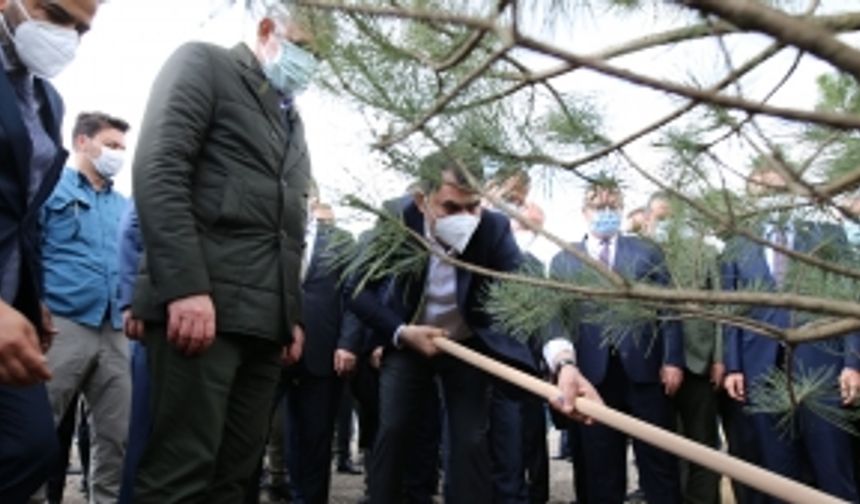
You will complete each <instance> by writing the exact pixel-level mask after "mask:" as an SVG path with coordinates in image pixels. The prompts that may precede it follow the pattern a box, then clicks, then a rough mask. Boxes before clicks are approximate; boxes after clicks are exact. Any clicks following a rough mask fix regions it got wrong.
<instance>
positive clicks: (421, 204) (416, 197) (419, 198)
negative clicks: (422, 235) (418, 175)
mask: <svg viewBox="0 0 860 504" xmlns="http://www.w3.org/2000/svg"><path fill="white" fill-rule="evenodd" d="M412 199H413V201H415V206H416V207H418V211H419V212H421V213H424V209H425V208H426V203H427V196H425V195H424V193H423V192H421V191H415V192H414V193H413V194H412Z"/></svg>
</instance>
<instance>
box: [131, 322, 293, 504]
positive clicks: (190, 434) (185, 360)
mask: <svg viewBox="0 0 860 504" xmlns="http://www.w3.org/2000/svg"><path fill="white" fill-rule="evenodd" d="M146 345H147V352H148V359H149V370H150V377H151V381H150V384H151V387H152V388H151V391H152V394H151V400H150V406H151V408H152V429H151V431H150V437H149V442H148V443H147V445H146V448H145V449H144V453H143V456H142V458H141V460H140V466H139V467H138V471H137V476H136V478H135V486H134V496H135V498H134V500H135V504H148V503H152V504H170V503H173V502H187V503H204V502H205V503H209V502H215V500H214V499H218V500H220V499H227V502H233V503H235V502H241V500H242V494H243V493H244V491H245V490H244V487H241V484H242V483H247V480H248V479H249V478H250V476H251V474H252V473H253V471H254V468H255V466H256V463H257V458H258V457H259V456H260V454H261V451H262V448H263V442H264V440H265V435H266V430H267V427H266V424H267V422H268V419H269V417H268V414H266V413H268V411H269V409H270V408H271V401H272V397H273V395H274V393H275V387H276V385H277V379H278V373H279V372H280V366H279V363H278V355H279V350H280V348H279V346H278V345H277V344H275V343H274V342H268V341H262V340H258V339H256V338H253V337H249V336H231V335H225V334H218V335H216V337H215V341H214V342H213V343H212V346H210V347H209V348H208V349H207V350H206V351H205V352H204V353H203V354H201V355H198V356H195V357H186V356H184V355H182V354H181V353H180V352H179V351H177V350H176V349H175V348H173V346H171V345H170V344H169V343H168V342H167V338H166V331H165V327H164V326H154V325H150V326H147V327H146ZM261 412H263V414H261ZM219 462H220V463H219ZM210 492H211V494H210Z"/></svg>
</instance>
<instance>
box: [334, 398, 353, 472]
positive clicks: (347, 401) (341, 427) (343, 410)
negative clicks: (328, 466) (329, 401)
mask: <svg viewBox="0 0 860 504" xmlns="http://www.w3.org/2000/svg"><path fill="white" fill-rule="evenodd" d="M338 399H339V402H338V405H337V412H336V415H337V448H336V451H337V463H338V465H339V466H340V465H346V464H349V463H351V462H352V454H351V453H350V441H352V412H353V410H354V402H355V401H354V399H353V397H352V393H351V392H350V391H349V388H347V387H340V397H339V398H338Z"/></svg>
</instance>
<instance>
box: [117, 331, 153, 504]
mask: <svg viewBox="0 0 860 504" xmlns="http://www.w3.org/2000/svg"><path fill="white" fill-rule="evenodd" d="M149 394H150V392H149V369H148V368H147V365H146V347H145V346H143V345H142V344H141V343H140V342H138V341H134V342H132V343H131V420H130V421H129V426H128V444H127V445H126V449H125V462H124V463H123V469H122V486H121V487H120V491H119V504H131V502H132V490H133V489H134V475H135V474H136V473H137V467H138V465H139V464H140V457H141V456H142V455H143V450H144V448H145V447H146V442H147V440H148V439H149V429H150V426H151V424H152V413H151V412H150V409H149V401H150V396H149Z"/></svg>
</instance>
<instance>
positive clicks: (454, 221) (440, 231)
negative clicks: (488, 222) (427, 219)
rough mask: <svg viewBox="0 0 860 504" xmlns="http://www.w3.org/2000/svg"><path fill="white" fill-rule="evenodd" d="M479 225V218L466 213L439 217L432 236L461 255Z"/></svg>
mask: <svg viewBox="0 0 860 504" xmlns="http://www.w3.org/2000/svg"><path fill="white" fill-rule="evenodd" d="M480 223H481V218H480V217H479V216H477V215H472V214H468V213H459V214H456V215H448V216H446V217H439V218H437V219H436V229H435V232H434V234H435V235H436V238H438V239H439V241H441V242H442V243H443V244H445V245H448V246H449V247H451V248H453V249H454V250H456V251H457V253H458V254H462V253H463V251H464V250H466V246H467V245H469V240H471V239H472V235H473V234H475V230H476V229H478V224H480Z"/></svg>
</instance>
